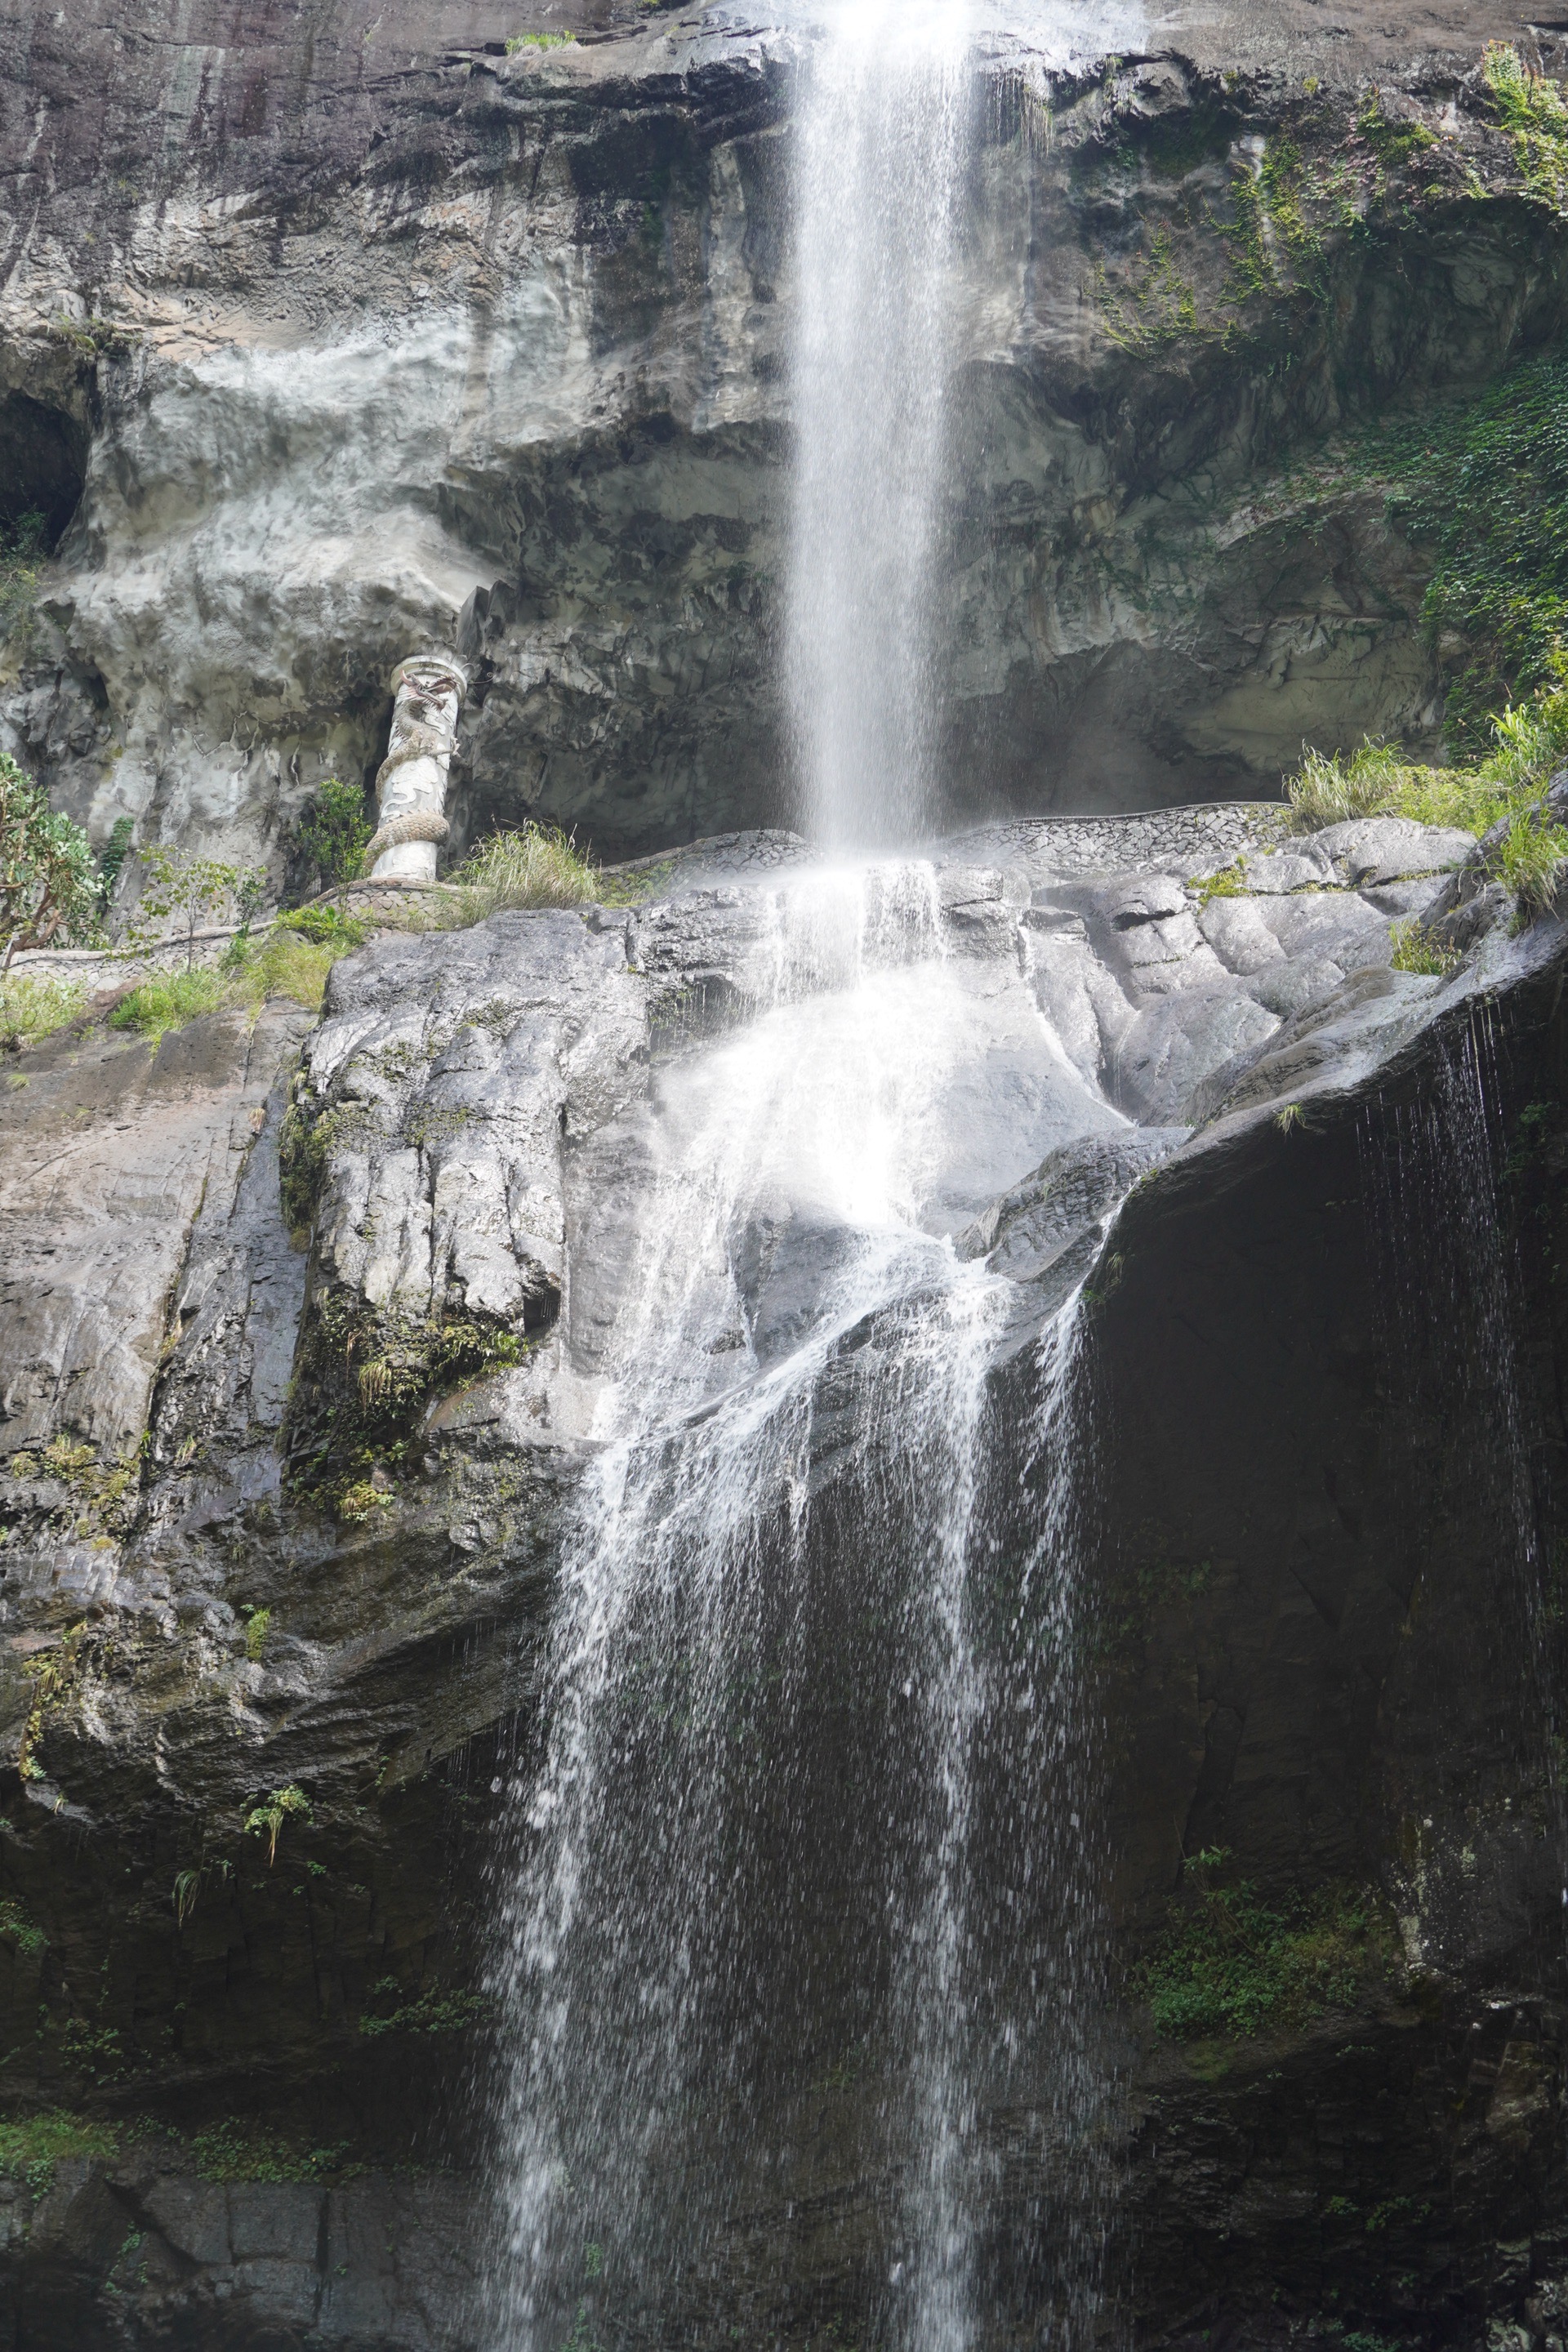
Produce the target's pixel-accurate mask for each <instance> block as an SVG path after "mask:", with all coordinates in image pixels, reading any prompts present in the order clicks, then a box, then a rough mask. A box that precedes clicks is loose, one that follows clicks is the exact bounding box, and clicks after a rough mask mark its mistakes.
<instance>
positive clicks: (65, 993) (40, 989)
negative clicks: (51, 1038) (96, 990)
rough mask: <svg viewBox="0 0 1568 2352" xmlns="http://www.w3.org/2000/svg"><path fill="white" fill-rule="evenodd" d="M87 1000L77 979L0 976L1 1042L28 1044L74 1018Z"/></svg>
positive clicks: (5, 1044) (10, 1044)
mask: <svg viewBox="0 0 1568 2352" xmlns="http://www.w3.org/2000/svg"><path fill="white" fill-rule="evenodd" d="M86 1003H87V989H86V987H85V985H84V983H83V982H81V981H79V980H32V979H28V978H26V977H25V976H23V975H22V974H19V973H18V974H16V976H14V977H11V978H7V979H5V980H0V1046H12V1047H16V1046H18V1045H31V1044H32V1043H33V1041H34V1040H35V1038H38V1037H47V1036H48V1035H50V1034H51V1033H52V1032H53V1031H54V1030H56V1029H63V1028H64V1027H65V1025H66V1024H67V1022H68V1021H74V1020H75V1019H76V1017H77V1015H78V1014H79V1013H80V1011H81V1010H82V1007H83V1006H84V1005H85V1004H86Z"/></svg>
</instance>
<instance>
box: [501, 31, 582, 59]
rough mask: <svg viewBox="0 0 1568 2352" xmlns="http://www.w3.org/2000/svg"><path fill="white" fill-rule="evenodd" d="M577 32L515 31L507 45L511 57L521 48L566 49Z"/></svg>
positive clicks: (507, 51)
mask: <svg viewBox="0 0 1568 2352" xmlns="http://www.w3.org/2000/svg"><path fill="white" fill-rule="evenodd" d="M576 37H577V36H576V34H575V33H514V34H513V35H512V37H511V38H510V41H508V43H507V45H506V53H507V55H508V57H509V58H515V57H516V55H517V53H518V51H519V50H520V49H565V48H569V47H571V45H572V43H573V42H574V40H575V39H576Z"/></svg>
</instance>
